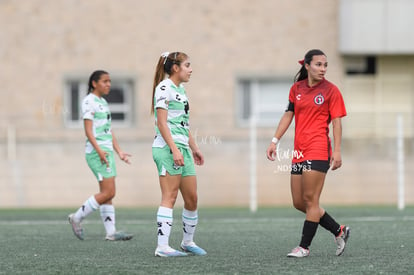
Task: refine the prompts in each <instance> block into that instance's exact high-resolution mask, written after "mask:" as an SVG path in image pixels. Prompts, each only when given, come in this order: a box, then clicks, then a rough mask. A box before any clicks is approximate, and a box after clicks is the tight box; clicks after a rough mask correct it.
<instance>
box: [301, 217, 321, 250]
mask: <svg viewBox="0 0 414 275" xmlns="http://www.w3.org/2000/svg"><path fill="white" fill-rule="evenodd" d="M317 229H318V223H317V222H311V221H307V220H306V221H305V222H304V223H303V230H302V240H301V241H300V244H299V245H300V246H301V247H303V248H305V249H309V246H310V245H311V242H312V239H313V236H315V233H316V230H317Z"/></svg>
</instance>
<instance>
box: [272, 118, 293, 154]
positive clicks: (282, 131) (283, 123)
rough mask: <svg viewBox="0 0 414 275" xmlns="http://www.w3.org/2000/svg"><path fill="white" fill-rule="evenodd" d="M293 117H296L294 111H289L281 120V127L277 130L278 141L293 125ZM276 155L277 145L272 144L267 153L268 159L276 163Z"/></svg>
mask: <svg viewBox="0 0 414 275" xmlns="http://www.w3.org/2000/svg"><path fill="white" fill-rule="evenodd" d="M293 117H294V113H293V112H292V111H287V112H285V113H284V114H283V116H282V118H281V119H280V122H279V125H278V126H277V129H276V132H275V135H274V137H275V138H277V139H278V140H279V139H281V138H282V136H283V135H284V134H285V133H286V131H287V129H288V128H289V126H290V124H291V123H292V120H293ZM275 153H276V144H274V143H273V142H271V143H270V145H269V147H268V148H267V152H266V154H267V158H268V159H269V160H271V161H274V160H275V157H274V155H275Z"/></svg>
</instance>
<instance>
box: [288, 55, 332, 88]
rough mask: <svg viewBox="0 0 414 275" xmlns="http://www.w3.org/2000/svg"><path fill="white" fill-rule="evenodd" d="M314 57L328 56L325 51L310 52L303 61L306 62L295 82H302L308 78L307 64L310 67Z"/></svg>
mask: <svg viewBox="0 0 414 275" xmlns="http://www.w3.org/2000/svg"><path fill="white" fill-rule="evenodd" d="M314 55H324V56H326V54H324V53H323V51H321V50H318V49H313V50H310V51H308V52H307V53H306V54H305V58H304V59H303V61H304V62H303V65H302V67H301V68H300V70H299V72H298V73H297V74H296V75H295V78H294V82H297V81H301V80H304V79H306V78H308V71H307V70H306V68H305V64H309V65H310V63H311V61H312V58H313V56H314Z"/></svg>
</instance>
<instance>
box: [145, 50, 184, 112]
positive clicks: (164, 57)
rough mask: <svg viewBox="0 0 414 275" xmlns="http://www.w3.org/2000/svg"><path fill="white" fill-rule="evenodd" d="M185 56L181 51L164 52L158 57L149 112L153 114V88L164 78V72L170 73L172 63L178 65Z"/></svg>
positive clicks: (153, 89)
mask: <svg viewBox="0 0 414 275" xmlns="http://www.w3.org/2000/svg"><path fill="white" fill-rule="evenodd" d="M187 58H188V56H187V55H186V54H185V53H182V52H173V53H169V52H165V53H163V54H161V56H160V58H159V59H158V64H157V67H156V68H155V75H154V83H153V84H152V97H151V114H154V96H155V89H156V88H157V86H158V84H160V82H161V81H163V80H164V78H165V75H166V74H168V75H171V73H172V68H173V66H174V65H178V66H180V65H181V63H182V62H184V61H185V60H186V59H187Z"/></svg>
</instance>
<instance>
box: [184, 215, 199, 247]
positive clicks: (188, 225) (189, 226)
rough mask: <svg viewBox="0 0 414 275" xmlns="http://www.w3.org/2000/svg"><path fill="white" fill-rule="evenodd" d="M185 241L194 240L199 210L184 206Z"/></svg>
mask: <svg viewBox="0 0 414 275" xmlns="http://www.w3.org/2000/svg"><path fill="white" fill-rule="evenodd" d="M182 217H183V243H184V245H186V244H189V243H191V242H192V241H193V237H194V231H195V229H196V226H197V222H198V215H197V210H195V211H190V210H187V209H185V208H183V216H182Z"/></svg>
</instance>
